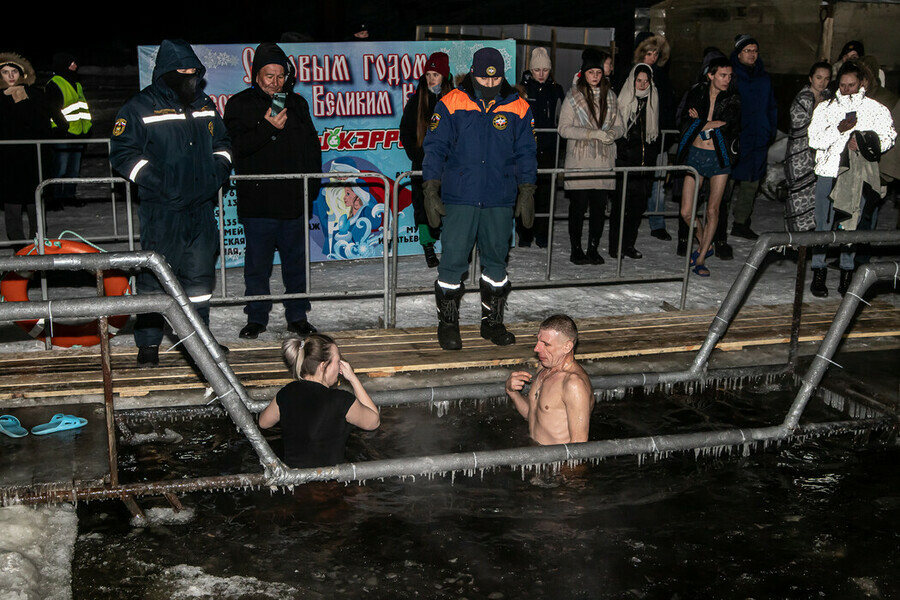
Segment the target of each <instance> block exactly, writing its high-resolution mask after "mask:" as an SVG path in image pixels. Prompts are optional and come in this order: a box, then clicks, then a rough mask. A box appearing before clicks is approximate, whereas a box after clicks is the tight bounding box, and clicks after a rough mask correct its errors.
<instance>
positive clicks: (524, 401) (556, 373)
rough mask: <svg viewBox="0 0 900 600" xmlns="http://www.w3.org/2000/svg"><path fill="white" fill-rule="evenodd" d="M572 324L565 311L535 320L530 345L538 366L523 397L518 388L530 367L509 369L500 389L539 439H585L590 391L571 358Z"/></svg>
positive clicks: (544, 441) (556, 441)
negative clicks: (534, 340)
mask: <svg viewBox="0 0 900 600" xmlns="http://www.w3.org/2000/svg"><path fill="white" fill-rule="evenodd" d="M577 342H578V328H577V327H576V326H575V322H574V321H572V319H570V318H569V317H567V316H566V315H553V316H552V317H548V318H547V319H546V320H545V321H544V322H543V323H541V327H540V330H539V331H538V341H537V344H536V345H535V347H534V351H535V352H536V353H537V355H538V361H539V362H540V363H541V368H540V369H539V370H538V372H537V375H535V376H534V382H533V383H532V385H531V390H530V391H529V392H528V396H527V397H526V396H525V395H524V394H523V393H522V390H523V389H524V388H525V384H526V383H528V382H531V381H532V376H531V373H528V372H527V371H515V372H513V373H512V374H511V375H510V376H509V378H508V379H507V380H506V394H507V395H508V396H509V397H510V398H511V399H512V401H513V403H514V404H515V405H516V409H517V410H518V411H519V413H520V414H521V415H522V416H523V417H525V418H526V419H528V433H529V434H530V435H531V438H532V439H533V440H534V441H536V442H537V443H539V444H544V445H546V444H568V443H570V442H586V441H587V439H588V429H589V428H590V421H591V410H592V409H593V408H594V394H593V391H592V389H591V380H590V378H589V377H588V375H587V373H585V372H584V369H583V368H581V365H579V364H578V363H577V362H575V344H576V343H577Z"/></svg>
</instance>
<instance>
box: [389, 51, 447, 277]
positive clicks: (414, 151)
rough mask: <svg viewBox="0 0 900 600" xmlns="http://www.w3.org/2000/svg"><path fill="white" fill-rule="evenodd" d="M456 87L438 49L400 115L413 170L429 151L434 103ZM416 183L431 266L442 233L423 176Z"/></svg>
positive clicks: (415, 201) (417, 212) (416, 211)
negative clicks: (432, 217) (431, 219)
mask: <svg viewBox="0 0 900 600" xmlns="http://www.w3.org/2000/svg"><path fill="white" fill-rule="evenodd" d="M452 89H453V82H452V78H451V77H450V58H449V57H448V56H447V55H446V54H444V53H443V52H435V53H434V54H432V55H431V56H429V57H428V60H427V61H426V62H425V72H424V73H423V74H422V76H421V77H420V78H419V85H418V86H417V87H416V92H415V94H413V96H412V97H411V98H410V99H409V100H408V101H407V102H406V107H405V108H404V109H403V117H402V118H401V119H400V143H401V144H403V148H404V149H405V150H406V156H408V157H409V160H410V162H411V163H412V170H413V171H421V170H422V161H423V160H424V159H425V151H424V150H423V149H422V143H423V142H424V141H425V134H426V133H427V132H428V124H429V123H430V122H431V115H433V114H434V107H435V106H437V103H438V100H440V99H441V98H442V97H443V96H444V94H446V93H447V92H449V91H450V90H452ZM410 185H411V187H412V205H413V217H414V219H415V222H416V226H417V227H418V228H419V243H421V244H422V249H423V251H424V253H425V262H426V263H427V264H428V266H429V267H431V268H434V267H436V266H438V258H437V255H436V254H435V252H434V243H435V242H436V241H437V239H438V238H439V237H440V229H439V228H435V227H429V226H428V218H427V216H426V215H425V194H424V193H423V191H422V178H421V177H419V176H416V177H413V178H412V180H411V182H410Z"/></svg>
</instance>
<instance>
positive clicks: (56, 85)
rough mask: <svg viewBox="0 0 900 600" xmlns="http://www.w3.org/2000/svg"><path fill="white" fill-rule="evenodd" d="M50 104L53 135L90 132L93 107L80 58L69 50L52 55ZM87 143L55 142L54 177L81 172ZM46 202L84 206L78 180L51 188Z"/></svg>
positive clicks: (52, 206) (72, 136)
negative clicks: (80, 70) (77, 196)
mask: <svg viewBox="0 0 900 600" xmlns="http://www.w3.org/2000/svg"><path fill="white" fill-rule="evenodd" d="M44 94H45V96H46V98H47V106H48V108H49V110H50V116H51V119H50V121H51V123H50V126H51V128H52V134H51V135H53V137H55V138H57V139H79V138H85V137H87V136H88V134H89V132H90V130H91V111H90V108H89V107H88V103H87V100H86V99H85V97H84V90H83V89H82V87H81V81H80V80H79V76H78V61H77V60H76V58H75V57H74V56H72V55H71V54H68V53H66V52H57V53H56V54H54V55H53V77H52V78H51V79H50V81H48V82H47V84H46V86H45V87H44ZM83 153H84V144H78V143H71V144H54V145H53V165H52V170H51V172H50V176H51V177H53V178H73V177H78V176H79V175H80V173H81V156H82V154H83ZM48 191H49V193H48V194H47V199H46V201H45V202H46V204H45V205H46V206H47V208H48V209H50V210H62V209H63V208H64V206H65V205H66V204H70V205H73V206H84V202H78V201H76V199H75V184H74V183H60V184H57V185H54V186H51V188H50V189H49V190H48Z"/></svg>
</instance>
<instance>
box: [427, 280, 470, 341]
mask: <svg viewBox="0 0 900 600" xmlns="http://www.w3.org/2000/svg"><path fill="white" fill-rule="evenodd" d="M463 292H465V286H463V284H459V288H457V289H455V290H453V289H446V288H442V287H441V284H440V283H438V282H437V281H435V282H434V298H435V300H436V302H437V312H438V331H437V334H438V343H439V344H440V345H441V348H443V349H444V350H459V349H460V348H462V338H461V337H460V336H459V300H460V298H462V295H463Z"/></svg>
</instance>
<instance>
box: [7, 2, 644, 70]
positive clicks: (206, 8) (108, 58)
mask: <svg viewBox="0 0 900 600" xmlns="http://www.w3.org/2000/svg"><path fill="white" fill-rule="evenodd" d="M276 4H277V5H278V7H277V8H267V6H271V5H272V3H260V4H259V5H258V8H249V9H248V8H247V7H248V6H254V5H253V4H251V3H229V2H226V3H192V5H191V6H190V7H179V6H178V5H176V4H174V3H173V4H167V3H164V4H162V5H153V4H146V3H142V4H140V5H138V4H134V5H127V4H124V3H121V4H119V5H118V7H117V8H115V9H107V10H106V11H100V10H99V7H98V5H96V4H94V5H92V4H88V5H85V6H84V7H82V8H79V9H78V10H77V11H76V12H77V13H78V16H77V17H73V18H72V19H71V20H67V19H66V18H65V17H64V15H63V14H62V13H63V11H61V10H59V11H50V10H49V7H48V6H47V5H46V4H44V3H41V5H40V6H37V5H35V7H34V8H31V9H28V8H26V9H24V10H23V11H22V12H20V13H17V14H16V15H15V21H16V22H17V23H18V24H19V25H13V22H12V20H9V21H7V27H5V31H4V34H3V35H2V36H0V50H2V51H13V52H18V53H19V54H22V55H23V56H25V57H26V58H27V59H29V60H30V61H31V62H32V64H34V66H35V68H36V69H38V70H39V71H44V70H47V69H49V68H50V60H51V57H52V56H53V53H54V52H57V51H60V50H65V51H68V52H70V53H72V54H74V55H75V56H77V57H78V58H79V60H80V64H82V65H92V66H122V65H133V64H136V62H137V50H136V47H137V46H140V45H148V44H158V43H159V42H160V41H161V40H163V39H166V38H183V39H185V40H187V41H188V42H190V43H192V44H216V43H255V42H262V41H278V40H279V39H280V38H281V35H282V34H283V33H285V32H297V33H304V34H307V35H310V36H311V37H312V38H313V39H314V40H315V41H321V42H333V41H342V40H345V39H347V38H348V37H349V36H350V35H351V34H352V31H353V26H354V24H358V23H362V22H365V23H366V24H367V25H368V26H369V29H370V34H371V36H372V37H371V39H373V40H413V39H415V35H416V25H459V24H470V25H471V24H515V23H531V24H538V25H557V26H572V27H615V28H616V40H617V43H618V44H619V46H620V49H621V50H624V51H626V52H629V51H630V49H631V40H632V39H633V35H634V9H635V7H647V6H650V5H651V4H652V2H650V1H647V0H644V1H641V0H622V1H616V2H603V1H601V2H593V3H585V2H575V1H564V2H552V1H549V0H546V1H541V2H537V1H534V0H441V1H440V2H421V1H412V0H396V1H393V2H388V1H379V2H360V1H352V0H335V1H322V2H317V3H313V2H308V1H303V0H301V1H299V2H294V3H283V2H279V3H276ZM101 6H102V5H101ZM94 7H97V8H94ZM113 11H115V12H113ZM98 12H99V13H100V14H97V13H98ZM126 15H127V16H126Z"/></svg>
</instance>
